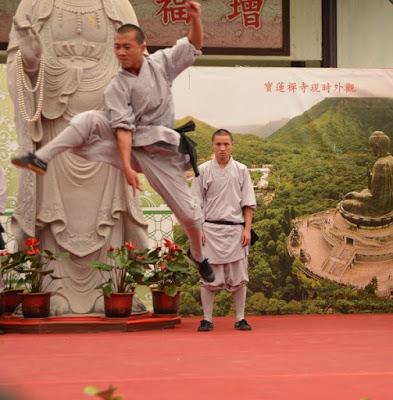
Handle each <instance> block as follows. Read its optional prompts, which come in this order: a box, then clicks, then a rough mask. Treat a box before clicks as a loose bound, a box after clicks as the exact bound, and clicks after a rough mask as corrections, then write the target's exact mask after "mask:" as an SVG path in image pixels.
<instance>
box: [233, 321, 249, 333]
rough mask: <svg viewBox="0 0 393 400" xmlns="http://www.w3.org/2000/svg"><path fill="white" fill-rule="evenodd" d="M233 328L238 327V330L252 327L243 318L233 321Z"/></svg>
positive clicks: (246, 329)
mask: <svg viewBox="0 0 393 400" xmlns="http://www.w3.org/2000/svg"><path fill="white" fill-rule="evenodd" d="M235 329H239V331H251V329H252V328H251V325H250V324H249V323H248V322H247V321H246V320H245V319H241V320H240V321H237V322H236V323H235Z"/></svg>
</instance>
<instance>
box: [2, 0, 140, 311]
mask: <svg viewBox="0 0 393 400" xmlns="http://www.w3.org/2000/svg"><path fill="white" fill-rule="evenodd" d="M136 22H137V20H136V16H135V13H134V10H133V8H132V6H131V5H130V3H129V1H128V0H22V1H21V3H20V5H19V7H18V10H17V12H16V15H15V18H14V26H13V29H12V31H11V35H10V43H9V48H8V60H7V64H8V80H9V89H10V93H11V96H12V97H13V100H14V102H15V114H16V117H15V119H16V129H17V135H18V142H19V146H20V152H21V153H22V152H23V153H26V152H28V151H34V150H36V149H38V148H39V147H40V146H42V145H44V144H45V143H47V142H48V141H49V140H51V139H52V138H53V137H55V136H56V135H57V134H58V133H59V132H60V131H61V130H62V129H64V127H65V126H67V124H68V121H69V120H70V119H71V118H72V117H73V116H74V115H76V114H78V113H81V112H83V111H86V110H91V109H102V108H103V89H104V88H105V86H106V85H107V84H108V83H109V81H110V80H111V78H112V76H113V74H114V73H115V72H116V71H117V69H118V64H117V59H116V57H115V56H114V54H113V38H114V34H115V30H116V28H117V27H119V26H120V25H122V24H124V23H136ZM12 223H13V230H14V232H15V234H16V236H17V239H18V242H22V241H23V239H24V237H26V235H27V236H38V237H39V239H40V241H41V246H42V248H48V249H51V250H53V251H66V252H68V253H70V257H68V258H65V259H62V260H61V261H60V262H57V263H56V264H55V265H53V264H51V267H54V268H55V275H57V276H61V277H63V279H62V280H56V281H52V282H51V283H50V286H49V289H50V290H51V291H53V292H55V293H54V295H53V296H52V301H51V303H52V310H51V313H52V314H55V315H58V314H64V313H81V314H84V313H91V312H101V311H102V309H103V299H102V296H101V291H100V290H98V289H96V287H97V286H98V285H99V284H100V283H101V282H102V280H103V277H102V275H101V273H100V272H99V271H96V270H93V269H92V268H90V267H89V266H88V265H87V264H88V263H89V262H90V261H93V260H105V259H106V250H107V249H108V248H109V246H110V245H111V246H114V247H116V246H120V245H121V244H122V243H124V241H125V240H128V241H133V242H135V243H136V244H137V245H138V247H147V225H146V224H145V222H144V220H143V215H142V213H141V210H140V208H139V201H138V199H136V198H134V197H133V195H132V191H131V190H130V189H129V187H128V185H127V184H126V182H125V179H124V177H123V175H122V173H121V171H120V170H116V169H115V168H113V167H112V166H109V165H107V164H103V163H93V162H88V161H86V160H84V159H82V158H80V157H78V156H77V155H75V154H73V153H71V152H65V153H63V154H62V155H60V156H59V157H57V158H56V160H54V161H53V162H52V164H51V167H50V168H49V169H48V172H47V174H46V175H45V176H43V177H36V175H35V174H32V173H31V172H25V171H22V172H21V174H20V175H19V179H18V193H17V206H16V209H15V211H14V215H13V221H12Z"/></svg>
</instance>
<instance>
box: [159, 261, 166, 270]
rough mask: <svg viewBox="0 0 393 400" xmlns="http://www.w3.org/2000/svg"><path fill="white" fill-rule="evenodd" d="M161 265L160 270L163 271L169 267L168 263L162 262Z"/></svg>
mask: <svg viewBox="0 0 393 400" xmlns="http://www.w3.org/2000/svg"><path fill="white" fill-rule="evenodd" d="M159 267H160V270H161V271H165V270H166V269H167V267H168V266H167V265H166V264H165V263H161V264H160V265H159Z"/></svg>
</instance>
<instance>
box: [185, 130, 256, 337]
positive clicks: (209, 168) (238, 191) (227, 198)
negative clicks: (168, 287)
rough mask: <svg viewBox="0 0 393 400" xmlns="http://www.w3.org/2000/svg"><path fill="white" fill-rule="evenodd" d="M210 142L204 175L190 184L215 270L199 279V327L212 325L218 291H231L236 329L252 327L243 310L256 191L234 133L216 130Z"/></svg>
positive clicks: (203, 327)
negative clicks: (237, 156)
mask: <svg viewBox="0 0 393 400" xmlns="http://www.w3.org/2000/svg"><path fill="white" fill-rule="evenodd" d="M212 144H213V152H214V159H213V160H210V161H207V162H205V163H204V164H202V165H201V166H200V167H199V170H200V175H199V177H197V178H195V179H194V180H193V183H192V192H193V194H194V195H195V196H196V197H197V198H199V200H200V206H201V209H202V212H203V215H204V221H205V222H204V224H203V233H202V242H203V244H204V253H205V255H206V257H208V259H209V262H210V264H211V266H212V268H213V271H214V274H215V280H214V281H213V282H211V283H209V282H206V281H204V280H203V279H201V300H202V307H203V320H202V321H201V323H200V326H199V328H198V330H199V331H211V330H212V329H213V322H212V315H213V301H214V295H215V292H216V291H218V290H220V289H227V290H229V291H230V292H232V294H233V299H234V302H235V309H236V322H235V328H236V329H239V330H251V326H250V325H249V324H248V322H247V321H246V320H245V319H244V309H245V302H246V293H247V287H246V284H247V282H248V271H247V267H248V265H247V264H248V260H247V259H248V250H249V245H250V241H251V222H252V216H253V209H254V208H255V207H256V200H255V194H254V190H253V185H252V181H251V177H250V174H249V172H248V169H247V167H246V166H245V165H244V164H241V163H239V162H237V161H235V160H234V159H233V158H232V147H233V137H232V134H231V133H230V132H229V131H227V130H225V129H219V130H218V131H216V132H214V133H213V136H212Z"/></svg>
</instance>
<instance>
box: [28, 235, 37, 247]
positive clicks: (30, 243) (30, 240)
mask: <svg viewBox="0 0 393 400" xmlns="http://www.w3.org/2000/svg"><path fill="white" fill-rule="evenodd" d="M39 245H40V241H39V240H38V239H37V238H36V237H29V238H27V240H26V241H25V246H28V247H34V246H39Z"/></svg>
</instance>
